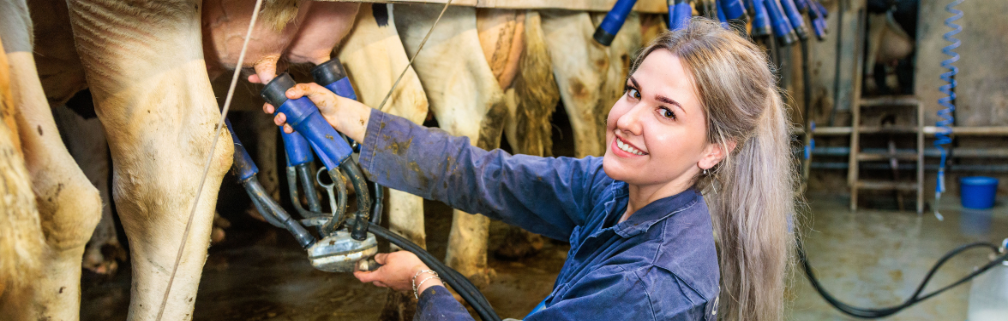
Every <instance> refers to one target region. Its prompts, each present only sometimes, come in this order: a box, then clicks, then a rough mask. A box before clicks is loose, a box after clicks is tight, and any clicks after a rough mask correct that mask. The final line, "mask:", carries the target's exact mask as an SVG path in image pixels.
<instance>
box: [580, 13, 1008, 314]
mask: <svg viewBox="0 0 1008 321" xmlns="http://www.w3.org/2000/svg"><path fill="white" fill-rule="evenodd" d="M667 2H668V7H669V9H668V12H669V13H668V21H666V23H667V26H668V27H669V29H670V30H673V31H674V30H680V29H682V28H685V27H686V26H687V25H688V24H689V19H690V18H691V17H692V15H693V8H692V6H691V4H692V3H693V2H696V3H698V6H697V7H698V11H699V12H700V13H701V14H703V15H704V16H706V17H707V18H710V19H717V20H719V21H720V22H721V24H722V26H724V27H725V28H726V29H728V28H732V29H734V30H735V31H737V32H739V33H741V34H743V35H744V34H745V25H746V21H745V20H747V19H748V20H750V21H751V25H752V28H751V32H750V36H751V37H752V39H753V40H755V41H757V42H760V43H763V44H764V45H765V46H766V47H767V48H768V49H769V50H770V51H771V55H770V56H771V57H773V59H774V62H775V64H776V65H778V66H779V65H780V61H779V60H778V57H777V55H776V51H777V50H778V49H777V47H778V46H783V47H787V46H791V45H793V44H794V43H795V42H800V44H801V51H802V61H801V65H802V74H803V81H804V83H805V86H804V88H805V96H804V97H805V101H804V103H805V105H804V108H805V112H804V113H803V115H808V112H809V110H808V109H809V105H810V104H811V102H810V99H811V92H810V88H811V86H810V83H811V80H810V79H809V68H808V55H809V49H808V43H807V40H808V38H809V37H808V31H807V29H806V27H805V19H804V17H803V14H806V15H807V16H808V18H809V21H810V22H811V26H812V31H813V33H814V34H815V36H816V38H817V40H819V41H823V40H824V38H825V36H826V33H827V24H826V18H827V15H828V12H827V10H826V7H825V6H823V5H822V4H820V3H819V2H818V1H817V0H667ZM962 2H963V1H962V0H952V2H951V3H949V5H948V6H946V7H945V10H946V11H948V12H949V13H952V14H953V16H952V17H950V18H948V19H946V20H945V25H946V26H948V27H950V28H952V29H953V30H952V31H949V32H948V33H946V34H945V35H944V38H945V40H947V41H949V42H951V43H952V44H950V45H948V46H946V47H945V48H943V49H942V52H943V53H945V54H946V55H949V56H950V58H949V59H946V60H945V61H942V67H943V68H947V69H949V71H948V72H946V73H943V74H942V75H941V77H942V80H944V81H946V82H947V83H948V84H946V85H943V86H942V87H941V88H940V89H941V91H942V93H944V94H945V97H942V98H941V99H940V100H939V104H941V105H942V106H943V107H944V108H943V109H942V110H940V111H939V112H938V116H939V118H940V120H939V121H938V127H939V128H940V129H941V131H940V132H939V133H938V135H937V139H936V140H935V146H937V147H938V148H939V150H940V151H941V164H940V165H939V166H940V170H939V175H938V185H937V189H936V191H935V203H936V204H937V202H938V200H939V199H940V197H941V192H943V191H944V188H945V184H944V183H945V182H944V169H945V167H944V166H945V158H946V157H945V156H946V153H945V149H944V148H943V147H944V145H945V144H948V143H949V142H951V140H950V139H949V138H948V135H949V133H950V132H951V129H949V128H950V127H949V126H950V125H951V124H952V117H953V115H952V114H953V110H955V105H954V99H955V92H953V88H955V86H956V82H955V79H954V78H953V77H954V76H955V74H956V72H957V71H958V68H956V67H955V66H954V65H953V63H955V62H956V61H958V60H959V55H957V54H956V53H955V52H954V51H953V50H954V49H955V48H957V47H959V44H960V42H959V40H958V39H955V38H954V35H955V34H956V33H958V32H960V31H962V27H961V26H959V25H956V24H955V23H953V22H954V21H955V20H957V19H959V18H960V17H962V11H960V10H956V9H955V8H954V6H955V5H957V4H959V3H962ZM635 3H636V0H617V1H616V4H615V5H614V6H613V9H612V10H611V11H610V12H609V14H607V15H606V17H605V18H604V19H603V20H602V23H601V24H599V26H598V28H597V29H596V30H595V34H594V38H595V40H596V41H597V42H598V43H600V44H602V45H604V46H609V45H610V44H611V43H612V41H613V39H614V38H615V37H616V33H617V32H619V29H620V27H622V26H623V23H624V21H625V20H626V17H627V16H628V15H629V14H630V11H631V9H632V8H633V6H634V4H635ZM771 35H773V36H774V37H773V38H775V39H776V41H774V39H772V38H771V37H770V36H771ZM806 124H807V125H808V126H809V127H813V128H814V126H815V124H814V123H812V122H806ZM809 130H810V128H806V132H808V131H809ZM814 144H815V142H814V141H810V142H808V143H807V144H806V146H805V148H804V157H805V158H808V157H810V156H811V150H812V148H813V146H815V145H814ZM936 207H937V206H936ZM935 216H937V217H939V219H940V217H941V216H940V214H938V212H937V209H936V210H935ZM795 235H796V244H797V252H798V259H799V261H800V262H801V265H802V267H803V269H804V270H805V275H806V277H807V278H808V280H809V282H810V283H811V284H812V287H813V288H815V290H816V292H818V293H819V294H820V295H821V296H822V297H823V299H825V300H826V302H828V303H829V304H830V305H832V306H833V307H834V308H836V309H838V310H840V311H841V312H843V313H845V314H847V315H850V316H853V317H858V318H882V317H886V316H890V315H893V314H896V313H898V312H900V311H902V310H903V309H906V308H908V307H910V306H912V305H914V304H917V303H919V302H921V301H923V300H926V299H929V298H932V297H934V296H936V295H938V294H940V293H942V292H945V291H946V290H949V289H951V288H953V287H956V286H958V285H960V284H963V283H965V282H967V281H970V280H972V279H974V278H976V277H977V276H979V275H981V274H982V273H984V272H987V271H988V270H991V269H994V268H995V267H999V266H1000V267H999V270H998V272H994V273H992V274H995V273H997V274H998V275H997V276H992V277H991V278H992V279H995V280H998V278H1000V282H1008V250H1006V248H1008V239H1005V241H1004V242H1003V243H1002V244H1001V245H1000V246H999V245H997V244H993V243H988V242H975V243H969V244H965V245H962V246H959V247H957V248H955V249H953V250H952V251H949V252H948V253H946V254H945V255H943V256H942V257H941V258H939V259H938V261H937V262H936V263H935V264H934V265H933V266H932V267H931V269H930V270H929V271H928V273H927V275H926V276H925V277H924V279H923V280H922V281H921V282H920V285H919V286H918V287H917V289H916V291H914V293H913V294H912V295H911V296H910V298H908V299H906V300H905V301H904V302H903V303H901V304H898V305H895V306H891V307H884V308H862V307H855V306H852V305H849V304H846V303H844V302H841V301H840V300H838V299H836V298H835V297H833V296H832V295H831V294H829V293H828V292H827V291H826V290H825V289H824V288H823V286H822V284H820V283H819V280H818V279H816V277H815V274H814V273H813V272H812V267H811V266H810V265H809V263H808V258H807V257H806V253H805V248H804V245H803V243H802V240H801V239H800V237H798V233H795ZM974 248H987V249H990V250H992V251H993V254H992V257H993V259H992V260H990V261H989V262H987V263H986V264H984V265H983V266H980V267H979V268H976V269H975V270H974V271H973V272H971V273H969V274H967V275H966V276H964V277H962V278H960V279H958V280H956V281H955V282H952V283H950V284H948V285H946V286H944V287H941V288H939V289H938V290H934V291H931V292H928V293H927V294H924V293H923V292H924V288H925V287H926V286H927V284H928V282H930V280H931V278H932V277H933V276H934V274H935V272H937V271H938V269H939V268H940V267H941V266H942V265H943V264H945V263H946V262H948V260H949V259H951V258H952V257H954V256H956V255H958V254H961V253H963V252H965V251H967V250H970V249H974ZM995 282H999V281H995ZM1006 284H1008V283H1005V284H992V285H988V286H987V287H989V288H991V289H984V290H983V291H988V292H989V293H983V295H990V294H991V293H993V295H1001V296H1005V295H1006V294H1005V293H1002V292H1008V290H1005V289H1001V288H998V287H999V286H1002V287H1003V286H1006ZM983 291H980V292H983ZM998 291H1000V292H998ZM995 292H998V293H995ZM971 295H973V294H971ZM971 300H974V299H973V298H971ZM985 303H986V302H985ZM971 304H972V303H971ZM986 304H991V303H986ZM971 309H972V307H971ZM971 313H972V312H971Z"/></svg>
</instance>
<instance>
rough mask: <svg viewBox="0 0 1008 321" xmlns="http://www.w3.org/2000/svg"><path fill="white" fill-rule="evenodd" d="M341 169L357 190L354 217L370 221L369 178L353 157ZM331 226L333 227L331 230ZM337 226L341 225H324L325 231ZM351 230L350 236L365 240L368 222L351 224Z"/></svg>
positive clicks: (361, 220)
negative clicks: (366, 177)
mask: <svg viewBox="0 0 1008 321" xmlns="http://www.w3.org/2000/svg"><path fill="white" fill-rule="evenodd" d="M340 169H341V170H342V172H343V173H344V174H346V175H347V177H348V178H350V183H351V184H353V187H354V190H356V191H357V193H356V195H357V214H356V215H355V216H354V219H355V220H357V221H358V222H366V221H368V216H370V214H371V213H370V210H371V195H370V193H369V192H368V187H367V180H366V179H365V178H364V174H363V172H361V170H360V167H358V166H357V162H356V161H353V160H352V159H351V160H348V161H346V162H343V164H340ZM330 222H331V221H330ZM329 228H332V229H331V230H330V229H329ZM336 228H339V226H338V225H335V226H332V225H330V224H326V225H325V226H323V231H327V233H332V232H334V231H335V230H336ZM349 230H350V237H351V238H353V239H355V240H358V241H363V240H364V239H366V238H367V231H368V226H367V225H366V224H355V225H351V226H350V228H349Z"/></svg>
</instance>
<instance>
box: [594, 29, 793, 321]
mask: <svg viewBox="0 0 1008 321" xmlns="http://www.w3.org/2000/svg"><path fill="white" fill-rule="evenodd" d="M640 57H642V58H641V59H640V60H638V62H637V63H636V64H635V69H634V71H633V73H632V74H633V76H631V78H630V81H629V83H630V84H629V85H628V86H631V88H630V90H628V95H627V97H625V98H624V99H622V100H621V101H620V102H619V103H617V104H616V106H614V107H613V112H611V113H610V115H609V120H610V123H613V120H616V121H615V123H616V124H614V125H610V126H615V128H612V127H611V128H610V132H611V133H623V132H626V131H624V130H623V129H622V128H621V127H620V126H621V125H620V122H619V117H616V118H614V114H617V111H616V110H617V108H621V109H620V110H625V109H629V108H638V106H641V105H643V106H644V107H639V108H641V109H647V110H648V111H649V112H650V113H651V114H653V115H655V116H653V117H651V119H649V118H646V117H645V118H643V119H645V120H648V121H651V122H652V123H653V124H655V125H654V127H658V128H661V130H654V131H655V132H656V133H658V134H652V135H651V136H653V137H650V138H648V139H643V140H642V141H644V144H645V146H661V147H657V148H660V149H661V150H663V151H667V152H670V154H668V155H666V156H665V157H663V159H664V160H665V162H664V163H663V164H662V165H663V166H668V167H672V169H670V170H669V171H672V172H679V173H681V175H680V176H678V177H677V178H676V179H674V180H682V179H684V178H688V180H686V181H688V182H689V183H688V184H690V185H692V186H695V187H696V188H698V189H700V190H705V191H710V193H708V196H710V197H709V200H708V204H709V205H710V208H711V211H710V215H711V218H712V220H713V223H714V227H715V230H716V232H717V236H718V238H717V241H718V245H719V247H720V251H719V259H720V260H719V263H720V270H721V289H722V292H721V300H722V301H723V302H725V303H726V304H725V309H724V312H725V313H726V315H727V318H726V319H728V320H736V319H739V318H740V317H741V316H745V319H746V320H780V319H782V318H783V315H782V313H783V293H784V279H785V275H786V270H787V268H788V266H789V263H790V258H791V255H790V254H791V253H790V252H791V251H792V249H794V246H793V244H792V242H793V240H794V238H793V237H792V236H791V235H790V233H792V232H791V230H792V229H789V228H788V219H787V217H788V216H789V215H791V214H793V213H795V210H794V209H795V204H796V196H795V193H794V184H795V177H796V176H795V175H796V174H795V171H794V168H795V167H794V166H793V165H794V164H793V162H794V161H793V158H792V157H790V155H791V154H790V150H789V141H790V135H789V133H788V124H790V122H789V120H788V117H787V113H786V112H785V111H784V104H783V102H782V101H781V98H780V93H778V91H777V87H776V85H775V82H774V76H773V74H772V73H771V72H770V69H769V68H768V65H767V61H768V60H767V57H766V55H765V54H764V53H763V51H762V50H760V49H759V48H757V47H756V45H754V44H752V43H751V42H749V41H747V40H746V39H743V38H742V37H739V36H738V35H735V34H733V33H731V32H728V31H725V30H723V29H721V28H720V26H718V25H716V24H714V23H713V22H711V21H707V20H699V21H698V20H694V21H693V22H691V24H690V26H689V28H687V29H686V30H684V31H681V32H675V33H667V34H665V35H663V36H661V37H659V38H658V39H656V40H655V42H654V43H653V44H652V45H651V46H650V47H648V48H646V49H645V50H644V51H643V52H642V54H641V55H640ZM663 61H664V64H662V66H653V65H654V64H656V63H660V62H663ZM645 77H646V78H645ZM638 78H640V79H642V80H641V81H640V83H639V84H638V83H637V80H636V79H638ZM643 79H647V80H648V81H654V83H651V84H645V83H644V82H645V81H644V80H643ZM652 79H653V80H652ZM641 86H644V87H643V88H642V87H641ZM631 94H632V95H633V96H634V97H630V96H631ZM670 98H671V99H670ZM627 103H629V104H631V105H632V106H621V104H627ZM673 106H675V107H673ZM628 126H630V125H628ZM627 128H628V130H629V128H633V127H632V126H630V127H627ZM698 128H700V129H701V130H698ZM645 135H646V132H645ZM694 135H702V136H694ZM617 136H618V134H617ZM607 137H608V136H607ZM630 137H633V136H632V135H630ZM627 139H633V138H627ZM637 139H640V138H637ZM610 140H611V139H610ZM649 143H650V144H649ZM645 148H647V147H645ZM610 150H611V149H610ZM676 153H678V154H676ZM606 157H607V160H608V158H609V152H607V154H606ZM719 160H720V162H718V161H719ZM607 164H608V163H607ZM677 164H683V165H682V166H679V165H677ZM613 170H614V171H615V168H614V169H613ZM606 173H607V174H610V175H613V174H611V173H610V171H609V166H607V167H606ZM652 175H654V174H652ZM648 176H651V175H648ZM613 177H614V178H615V176H613ZM673 184H674V183H673ZM672 189H673V190H674V189H675V188H672ZM631 195H633V194H631ZM631 202H633V199H632V198H631Z"/></svg>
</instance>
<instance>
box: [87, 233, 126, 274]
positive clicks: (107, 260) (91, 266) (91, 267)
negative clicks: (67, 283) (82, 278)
mask: <svg viewBox="0 0 1008 321" xmlns="http://www.w3.org/2000/svg"><path fill="white" fill-rule="evenodd" d="M120 261H122V262H125V261H126V250H125V249H123V247H122V245H120V244H119V241H117V240H112V241H109V242H108V243H105V244H102V245H101V246H88V247H87V248H86V249H85V250H84V260H83V261H82V262H81V267H83V268H84V270H85V271H89V272H91V273H94V274H97V275H100V276H113V275H115V274H116V271H118V270H119V262H120Z"/></svg>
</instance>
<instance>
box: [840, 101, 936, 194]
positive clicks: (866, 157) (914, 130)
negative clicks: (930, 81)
mask: <svg viewBox="0 0 1008 321" xmlns="http://www.w3.org/2000/svg"><path fill="white" fill-rule="evenodd" d="M856 91H857V90H855V92H856ZM858 96H860V95H855V96H854V98H853V101H852V104H851V127H850V131H851V134H850V135H851V136H850V155H849V158H848V160H847V161H848V163H849V165H848V167H847V186H848V187H850V195H851V198H850V209H851V211H856V210H857V200H858V193H859V192H860V191H861V190H878V191H881V190H888V191H895V192H896V193H897V195H898V193H900V192H910V191H915V192H917V213H918V214H919V213H923V212H924V108H923V106H922V104H921V103H920V100H919V99H917V98H916V97H914V96H883V97H876V98H860V97H858ZM900 107H903V108H905V107H912V108H914V113H915V114H916V118H917V119H916V120H917V123H916V124H915V125H913V126H905V125H904V126H897V125H893V126H863V125H861V109H862V108H900ZM862 134H865V135H872V134H894V135H895V134H916V135H917V150H916V152H915V153H899V152H895V151H894V150H892V149H891V150H890V151H889V152H887V153H864V152H861V135H862ZM882 160H897V161H916V162H917V177H916V181H915V182H898V181H883V180H867V179H862V178H861V177H859V173H858V169H859V168H860V166H859V164H860V163H861V162H867V161H882Z"/></svg>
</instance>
